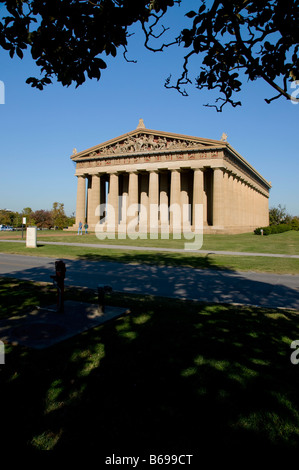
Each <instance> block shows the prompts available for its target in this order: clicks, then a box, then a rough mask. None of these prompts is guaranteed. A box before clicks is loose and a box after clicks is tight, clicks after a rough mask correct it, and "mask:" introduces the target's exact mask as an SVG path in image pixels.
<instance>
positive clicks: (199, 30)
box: [0, 0, 299, 111]
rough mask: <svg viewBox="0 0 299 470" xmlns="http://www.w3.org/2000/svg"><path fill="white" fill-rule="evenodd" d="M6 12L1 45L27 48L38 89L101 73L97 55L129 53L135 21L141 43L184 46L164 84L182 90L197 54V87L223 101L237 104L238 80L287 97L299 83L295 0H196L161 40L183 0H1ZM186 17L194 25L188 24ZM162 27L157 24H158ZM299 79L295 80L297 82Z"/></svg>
mask: <svg viewBox="0 0 299 470" xmlns="http://www.w3.org/2000/svg"><path fill="white" fill-rule="evenodd" d="M2 3H4V5H5V6H6V10H7V13H4V15H3V18H2V22H1V23H0V47H2V48H3V49H5V50H7V51H8V52H9V54H10V56H11V57H13V56H14V55H15V54H17V55H18V56H19V57H20V58H22V57H23V51H24V50H25V49H27V48H29V49H30V51H31V54H32V57H33V59H34V60H35V61H36V64H37V65H38V66H39V68H40V69H41V72H42V73H43V76H42V78H39V79H38V78H35V77H29V78H28V80H27V82H28V83H30V84H31V85H32V86H33V87H37V88H39V89H43V87H44V86H45V85H47V84H49V83H51V81H52V79H53V77H56V79H57V80H58V81H59V82H61V83H62V85H64V86H69V85H70V84H71V83H73V82H75V83H76V85H77V86H79V85H81V84H82V83H83V82H84V81H85V80H86V76H87V77H88V78H96V79H97V80H99V79H100V77H101V70H103V69H105V68H106V66H107V65H106V63H105V61H104V60H103V58H102V57H100V56H101V55H106V56H108V55H111V56H113V57H115V56H116V54H117V49H118V48H120V47H121V48H122V50H123V52H124V55H125V56H126V52H127V45H128V42H127V39H128V36H129V35H130V33H129V27H130V26H131V25H132V24H134V23H140V24H141V27H142V29H143V31H144V33H145V47H147V48H148V49H150V50H152V51H163V50H164V49H165V48H167V47H169V46H170V45H174V44H176V45H181V44H183V46H184V47H185V48H186V49H188V53H187V54H186V55H185V59H184V64H183V69H182V70H183V71H182V74H181V76H180V78H179V79H178V80H177V81H176V83H174V84H171V77H169V78H168V79H167V82H166V84H165V86H166V87H167V88H175V89H177V90H178V91H180V92H181V93H182V94H184V95H186V94H187V92H186V90H185V88H184V86H185V85H187V84H191V83H192V80H191V79H190V76H189V71H188V67H189V65H190V61H191V60H193V59H194V58H195V57H196V59H197V60H196V64H197V67H198V76H197V78H196V79H195V81H194V83H195V86H196V87H197V88H199V89H203V88H208V89H216V90H218V91H219V93H220V96H219V98H218V102H219V100H220V102H221V105H220V106H219V105H218V104H215V105H213V106H215V107H216V109H217V110H218V111H221V110H222V107H223V106H224V104H226V103H231V104H232V105H233V106H237V105H240V104H241V102H240V101H235V100H234V98H233V93H235V92H239V91H240V90H241V87H242V81H244V79H246V80H251V81H253V80H256V79H257V78H261V79H263V80H265V81H266V82H267V83H268V84H269V85H270V86H271V87H273V88H274V89H275V91H276V93H277V94H276V95H275V96H274V97H273V98H271V99H267V100H266V101H267V102H268V103H269V102H271V101H272V100H273V99H276V98H278V97H281V96H284V97H285V98H287V99H289V100H292V99H294V100H295V99H296V98H295V97H294V96H293V95H292V93H290V92H289V87H290V86H291V85H293V84H294V83H298V86H299V58H298V37H299V4H298V1H297V0H222V1H220V0H214V1H212V0H209V1H208V0H207V1H205V0H201V5H200V7H199V10H198V11H190V12H188V13H187V15H186V16H187V19H186V21H188V25H187V26H188V27H186V28H184V29H183V30H182V32H181V34H180V35H179V36H177V37H175V38H173V40H172V41H170V42H168V43H162V44H161V43H160V44H159V45H158V46H154V45H152V44H151V41H152V40H155V41H156V40H158V41H159V40H160V39H161V38H162V37H163V35H164V33H165V32H166V31H167V29H168V28H165V27H164V26H163V25H161V26H160V24H161V21H162V18H163V17H164V15H166V14H167V10H168V9H169V8H170V7H173V5H174V4H175V3H179V4H182V5H183V7H184V6H186V8H188V0H139V1H138V2H132V1H130V0H105V1H103V0H93V1H91V0H90V1H82V0H51V1H47V0H22V1H21V0H6V1H3V2H2ZM190 21H192V24H191V25H190ZM159 27H160V29H159ZM297 81H298V82H297Z"/></svg>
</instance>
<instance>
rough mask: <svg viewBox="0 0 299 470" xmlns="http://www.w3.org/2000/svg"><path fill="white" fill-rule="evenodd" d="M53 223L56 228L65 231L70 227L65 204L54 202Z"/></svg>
mask: <svg viewBox="0 0 299 470" xmlns="http://www.w3.org/2000/svg"><path fill="white" fill-rule="evenodd" d="M51 216H52V223H53V226H54V227H57V228H59V229H63V228H64V227H66V226H67V225H68V220H67V216H66V215H65V212H64V204H63V203H61V202H54V203H53V209H52V211H51Z"/></svg>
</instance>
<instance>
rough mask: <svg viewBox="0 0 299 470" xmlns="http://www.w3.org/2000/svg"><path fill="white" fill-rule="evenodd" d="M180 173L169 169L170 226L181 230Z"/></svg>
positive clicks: (172, 228) (174, 229) (175, 229)
mask: <svg viewBox="0 0 299 470" xmlns="http://www.w3.org/2000/svg"><path fill="white" fill-rule="evenodd" d="M181 221H182V218H181V174H180V171H179V170H171V183H170V226H171V230H172V231H181Z"/></svg>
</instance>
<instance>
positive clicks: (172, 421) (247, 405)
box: [0, 279, 299, 466]
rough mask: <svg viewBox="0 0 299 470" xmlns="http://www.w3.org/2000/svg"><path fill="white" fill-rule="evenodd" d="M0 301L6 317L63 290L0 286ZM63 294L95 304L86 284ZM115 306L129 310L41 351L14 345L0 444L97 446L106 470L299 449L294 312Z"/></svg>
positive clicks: (2, 371)
mask: <svg viewBox="0 0 299 470" xmlns="http://www.w3.org/2000/svg"><path fill="white" fill-rule="evenodd" d="M0 294H1V301H2V309H1V313H0V316H1V318H2V319H3V318H4V317H7V316H10V315H12V314H15V313H18V314H20V313H22V312H24V310H25V309H26V308H28V307H29V306H30V305H37V304H40V305H47V304H50V303H52V302H53V301H54V295H55V292H54V290H53V288H52V287H50V286H47V285H40V284H33V283H29V282H22V281H18V280H13V279H0ZM66 298H68V299H73V300H76V299H77V300H84V301H86V302H94V301H95V296H94V292H92V291H89V290H87V289H80V290H78V289H77V290H72V289H69V290H67V292H66ZM109 304H110V305H115V306H126V307H128V308H130V309H131V314H129V315H125V316H123V317H121V318H119V319H118V320H116V321H113V322H110V323H107V324H106V325H102V326H100V327H97V328H95V329H92V330H89V331H88V332H85V333H82V334H80V335H78V336H76V337H74V338H72V339H69V340H67V341H64V342H62V343H60V344H58V345H56V346H53V347H51V348H49V349H45V350H32V349H27V348H25V347H21V346H11V345H6V364H5V365H2V366H0V381H1V387H0V395H1V400H0V408H1V423H2V437H1V446H2V448H5V447H6V445H7V444H8V443H9V444H13V445H14V448H15V449H17V450H20V449H22V448H26V449H28V450H30V449H31V450H60V451H64V452H72V453H73V452H75V453H76V452H77V451H79V452H80V451H84V452H85V451H87V452H90V451H93V450H94V451H96V452H98V455H99V457H98V462H97V463H98V464H99V466H101V464H103V460H101V459H102V456H103V455H109V451H110V450H113V452H114V453H116V454H117V452H122V453H120V454H119V455H139V453H140V452H141V451H146V452H147V454H149V453H154V452H156V451H159V452H160V453H163V454H165V453H167V452H168V451H173V452H174V453H176V454H179V453H188V452H189V451H190V450H191V451H193V452H195V453H196V452H197V454H198V456H199V457H200V458H201V456H202V454H203V453H204V451H205V450H206V449H208V448H212V449H213V452H214V453H215V452H216V453H218V452H219V451H220V449H221V448H222V446H223V449H224V450H225V452H227V454H226V455H230V452H233V453H234V454H235V452H236V449H238V451H242V450H244V452H246V453H244V454H243V455H244V456H246V455H247V456H249V455H250V454H251V453H252V452H253V451H256V450H258V449H259V448H261V449H262V450H264V451H267V452H270V454H269V455H271V453H272V452H273V451H275V450H276V451H277V450H278V451H280V452H283V451H288V450H290V449H294V450H295V449H296V448H298V444H299V395H298V388H299V365H297V366H296V365H293V364H292V363H291V361H290V355H291V353H292V352H293V350H291V348H290V344H291V342H292V341H293V340H297V339H299V322H298V313H296V312H292V311H284V310H268V309H258V308H249V307H236V306H231V305H230V306H229V305H204V304H200V303H196V302H187V301H178V300H173V299H162V298H154V297H150V296H144V297H141V296H135V295H121V294H117V293H114V294H112V296H111V297H110V300H109ZM120 449H122V451H121V450H120ZM124 452H127V453H124ZM130 452H131V453H130ZM132 452H133V453H132ZM110 455H112V454H110ZM212 455H213V454H212Z"/></svg>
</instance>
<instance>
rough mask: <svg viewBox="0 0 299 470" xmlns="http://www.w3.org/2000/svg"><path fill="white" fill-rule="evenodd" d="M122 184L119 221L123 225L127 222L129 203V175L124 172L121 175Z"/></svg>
mask: <svg viewBox="0 0 299 470" xmlns="http://www.w3.org/2000/svg"><path fill="white" fill-rule="evenodd" d="M122 180H123V186H122V194H121V219H120V223H121V224H123V225H126V224H127V210H128V205H129V175H128V174H127V173H124V174H123V175H122Z"/></svg>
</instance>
